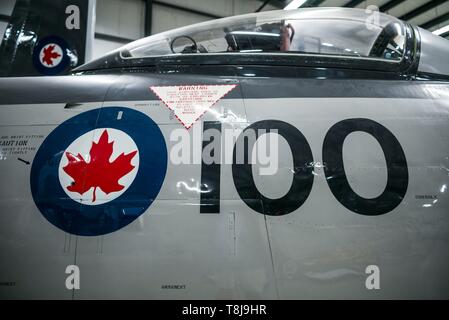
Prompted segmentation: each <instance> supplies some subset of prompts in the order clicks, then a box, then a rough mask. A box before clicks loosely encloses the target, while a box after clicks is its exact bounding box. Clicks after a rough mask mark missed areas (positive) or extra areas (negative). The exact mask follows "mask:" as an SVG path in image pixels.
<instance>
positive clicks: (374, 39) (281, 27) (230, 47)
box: [74, 8, 416, 73]
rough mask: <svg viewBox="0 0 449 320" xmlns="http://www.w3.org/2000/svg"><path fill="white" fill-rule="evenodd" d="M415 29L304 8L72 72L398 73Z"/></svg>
mask: <svg viewBox="0 0 449 320" xmlns="http://www.w3.org/2000/svg"><path fill="white" fill-rule="evenodd" d="M410 39H414V31H413V29H412V28H411V27H410V26H409V25H407V24H406V23H404V22H402V21H401V20H399V19H397V18H394V17H392V16H389V15H385V14H382V13H379V12H375V11H366V10H361V9H348V8H309V9H299V10H291V11H290V10H289V11H269V12H263V13H253V14H247V15H242V16H236V17H229V18H223V19H218V20H213V21H208V22H203V23H199V24H195V25H192V26H188V27H183V28H179V29H175V30H171V31H167V32H163V33H160V34H157V35H154V36H150V37H147V38H143V39H140V40H137V41H134V42H131V43H129V44H127V45H125V46H123V47H121V48H119V49H117V50H115V51H113V52H111V53H109V54H108V55H106V56H104V57H102V58H99V59H97V60H95V61H92V62H90V63H87V64H85V65H83V66H81V67H79V68H77V69H75V70H74V72H79V71H88V70H98V69H108V68H128V67H149V66H155V65H164V64H177V65H182V64H185V65H192V64H193V65H201V64H204V65H207V64H215V65H226V64H228V65H229V64H240V65H245V64H258V65H270V64H274V65H275V64H277V65H292V66H306V67H309V66H315V67H329V68H338V67H342V68H351V69H363V70H378V71H385V72H390V73H391V72H393V73H394V72H397V73H400V72H401V71H402V70H407V69H408V68H409V67H410V65H411V63H412V59H411V58H410V55H411V54H412V53H414V52H415V51H416V48H415V45H414V41H410Z"/></svg>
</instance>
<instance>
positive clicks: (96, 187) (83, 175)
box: [30, 107, 167, 236]
mask: <svg viewBox="0 0 449 320" xmlns="http://www.w3.org/2000/svg"><path fill="white" fill-rule="evenodd" d="M166 169H167V149H166V145H165V140H164V137H163V135H162V133H161V131H160V129H159V127H158V126H157V124H156V123H154V121H153V120H152V119H151V118H149V117H148V116H147V115H145V114H143V113H141V112H139V111H135V110H132V109H129V108H122V107H107V108H102V109H95V110H91V111H87V112H84V113H82V114H80V115H77V116H75V117H73V118H71V119H69V120H67V121H65V122H64V123H62V124H61V125H59V126H58V127H56V128H55V129H54V130H53V131H52V132H51V133H50V134H49V135H48V136H47V138H46V139H45V140H44V142H43V143H42V145H41V146H40V148H39V150H38V151H37V153H36V156H35V158H34V160H33V165H32V168H31V178H30V179H31V192H32V195H33V200H34V202H35V203H36V205H37V207H38V208H39V210H40V212H41V213H42V214H43V216H44V217H45V218H46V219H47V220H48V221H49V222H50V223H52V224H53V225H55V226H56V227H58V228H60V229H62V230H64V231H66V232H69V233H72V234H77V235H84V236H97V235H102V234H107V233H110V232H114V231H116V230H118V229H121V228H123V227H124V226H126V225H128V224H129V223H131V222H132V221H134V220H135V219H137V217H139V216H140V215H141V214H143V213H144V212H145V211H146V210H147V209H148V208H149V207H150V205H151V204H152V202H153V201H154V199H156V197H157V195H158V193H159V191H160V189H161V186H162V183H163V181H164V178H165V173H166Z"/></svg>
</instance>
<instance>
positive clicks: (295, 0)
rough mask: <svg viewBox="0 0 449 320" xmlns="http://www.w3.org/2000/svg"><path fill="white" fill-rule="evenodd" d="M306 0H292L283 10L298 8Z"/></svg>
mask: <svg viewBox="0 0 449 320" xmlns="http://www.w3.org/2000/svg"><path fill="white" fill-rule="evenodd" d="M306 1H307V0H293V1H291V2H290V3H289V4H288V5H287V6H286V7H285V8H284V10H294V9H298V8H299V7H300V6H302V5H303V4H304V3H305V2H306Z"/></svg>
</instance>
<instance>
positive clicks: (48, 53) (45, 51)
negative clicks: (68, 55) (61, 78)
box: [39, 43, 64, 68]
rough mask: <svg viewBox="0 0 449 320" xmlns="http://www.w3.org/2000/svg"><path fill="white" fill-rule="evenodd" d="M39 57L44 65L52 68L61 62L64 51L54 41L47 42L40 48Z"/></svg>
mask: <svg viewBox="0 0 449 320" xmlns="http://www.w3.org/2000/svg"><path fill="white" fill-rule="evenodd" d="M39 57H40V62H41V64H42V65H43V66H44V67H47V68H54V67H56V66H58V65H59V64H60V63H61V61H62V58H63V57H64V52H63V51H62V48H61V47H60V46H59V45H57V44H56V43H49V44H47V45H46V46H44V47H43V48H42V49H41V51H40V53H39Z"/></svg>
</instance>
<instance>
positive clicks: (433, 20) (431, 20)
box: [261, 0, 449, 39]
mask: <svg viewBox="0 0 449 320" xmlns="http://www.w3.org/2000/svg"><path fill="white" fill-rule="evenodd" d="M290 2H291V0H261V3H262V4H261V7H262V10H263V9H264V8H265V6H266V5H272V6H275V7H277V8H279V9H281V8H284V7H285V6H287V5H288V4H289V3H290ZM371 5H374V6H377V7H378V8H379V10H380V11H381V12H385V13H388V14H390V15H392V16H395V17H398V18H399V19H401V20H404V21H407V22H410V23H412V24H414V25H418V26H420V27H422V28H424V29H428V30H430V31H435V30H437V29H440V28H443V27H445V26H448V25H449V1H448V0H307V1H305V2H304V4H303V5H302V6H301V7H346V8H362V9H364V8H367V7H368V6H371ZM441 36H443V37H445V38H447V39H449V30H448V31H446V32H444V33H443V34H442V35H441Z"/></svg>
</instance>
